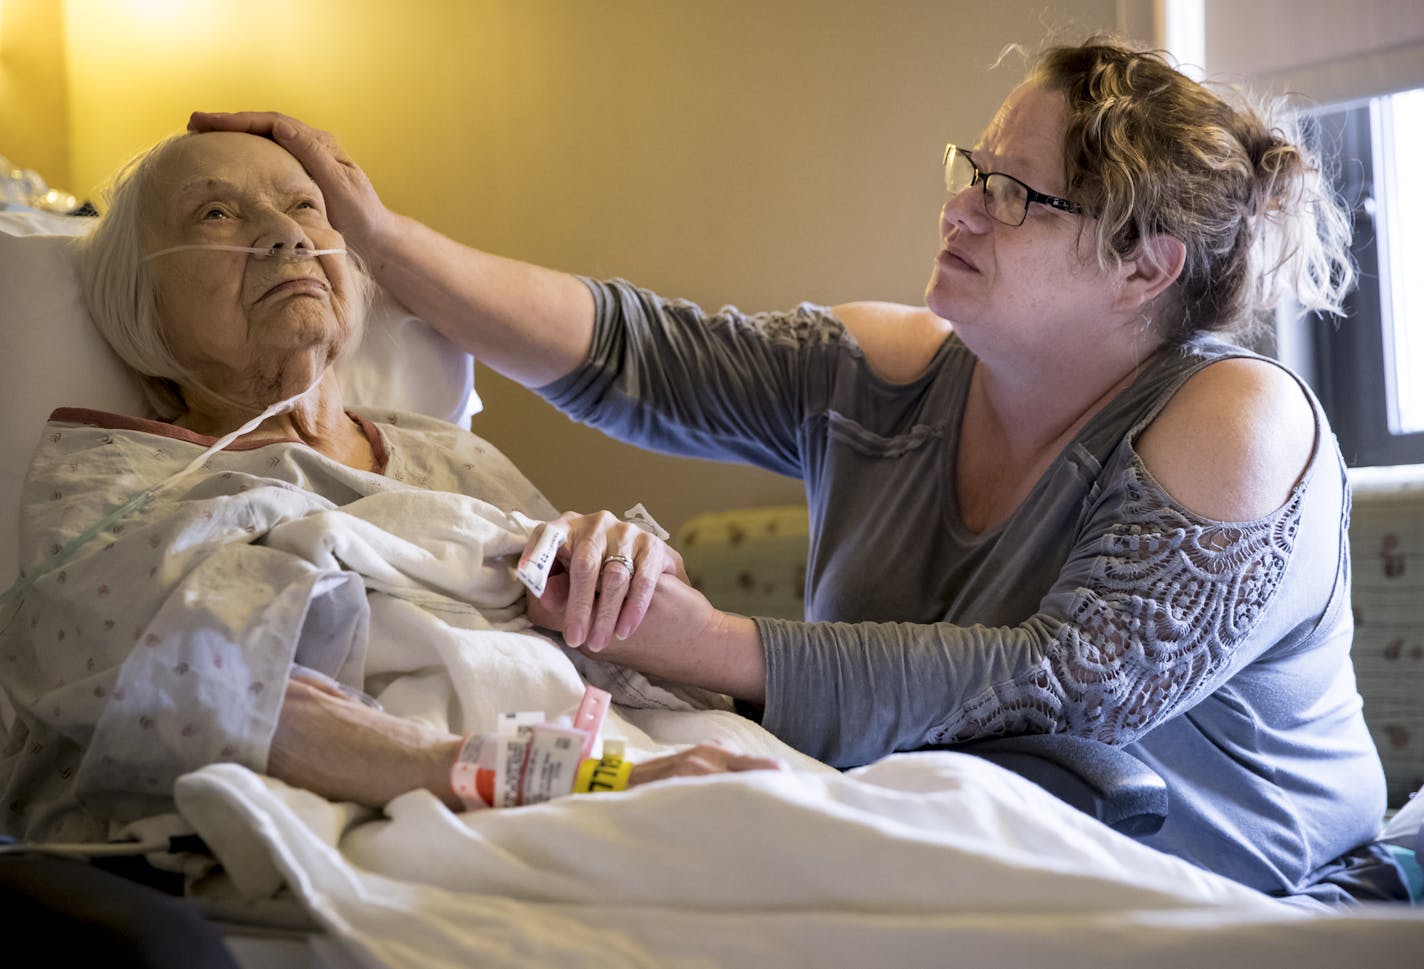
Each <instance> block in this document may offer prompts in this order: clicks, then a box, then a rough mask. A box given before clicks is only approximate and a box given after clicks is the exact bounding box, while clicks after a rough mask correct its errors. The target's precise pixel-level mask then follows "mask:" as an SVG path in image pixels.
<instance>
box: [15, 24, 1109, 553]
mask: <svg viewBox="0 0 1424 969" xmlns="http://www.w3.org/2000/svg"><path fill="white" fill-rule="evenodd" d="M9 2H15V0H9ZM1118 6H1119V4H1118V3H1116V2H1115V0H1065V2H1060V3H1053V4H1047V5H1045V3H1044V2H1043V0H998V2H995V3H987V4H986V3H974V4H969V3H963V2H949V0H884V2H874V0H706V2H693V0H605V2H597V3H595V2H588V0H403V2H399V3H397V2H393V0H66V3H65V11H66V18H65V28H66V31H67V36H68V71H69V73H68V79H69V119H70V135H69V142H70V146H71V149H72V162H71V163H72V176H73V180H74V185H75V190H76V191H80V192H83V191H88V190H89V189H91V188H92V187H93V186H94V185H96V184H97V183H98V182H99V181H100V180H101V179H102V178H103V177H104V176H105V175H106V173H108V172H109V171H110V170H111V169H112V168H113V167H114V166H115V165H116V164H117V163H118V162H119V161H120V160H121V159H122V158H124V157H125V156H126V155H128V154H129V153H131V152H132V151H134V150H136V149H138V148H140V147H142V146H144V145H146V144H148V143H150V142H152V141H154V140H155V139H157V138H159V137H160V136H162V135H164V134H166V133H168V132H170V131H174V130H177V129H179V128H180V127H181V126H182V125H183V124H184V122H185V120H186V117H187V113H188V112H189V111H190V110H192V109H194V108H201V109H208V110H226V109H239V108H277V109H281V110H284V111H287V112H289V113H292V114H295V115H298V116H300V117H302V118H304V119H306V120H309V121H311V122H313V123H315V124H318V125H321V126H323V127H326V128H328V129H330V130H332V131H334V132H336V133H337V134H338V135H339V137H340V138H341V140H342V141H343V143H344V144H345V145H346V146H347V147H348V148H349V150H350V151H351V152H352V153H353V155H354V156H355V157H356V158H357V159H358V161H360V162H361V163H362V164H363V165H364V166H365V168H366V169H367V171H368V172H369V173H370V174H371V176H372V178H373V180H374V181H375V183H376V185H377V187H378V188H379V189H380V190H381V192H382V194H383V196H384V197H385V198H386V200H387V201H388V202H389V203H390V204H391V205H392V206H393V207H395V208H397V209H400V210H402V211H404V212H406V213H408V214H411V215H413V216H416V217H417V218H420V219H423V220H424V221H427V222H429V223H431V224H433V225H435V226H437V227H438V228H440V229H442V230H443V231H445V232H447V233H449V234H450V235H452V236H454V237H456V238H458V239H460V240H462V241H464V242H467V243H470V244H473V245H478V246H482V247H485V248H489V249H493V250H495V251H498V252H502V253H505V254H507V255H512V256H517V257H520V258H525V259H530V260H533V261H537V262H542V263H545V264H550V265H554V266H558V267H561V268H564V269H568V270H572V271H577V272H583V273H589V274H593V275H600V276H624V277H626V278H629V279H632V280H634V281H635V282H638V283H641V284H644V285H648V286H651V287H653V288H655V289H659V290H661V291H663V292H665V293H668V294H671V295H679V296H685V297H688V298H691V299H694V300H697V301H699V302H701V303H703V304H705V305H709V306H716V305H720V304H722V303H727V302H732V303H737V304H738V305H740V306H742V307H743V308H744V309H752V310H754V309H771V308H778V307H783V306H788V305H791V304H793V303H795V302H796V301H798V300H801V299H810V300H816V301H823V302H836V301H841V300H846V299H853V298H880V299H895V300H903V301H910V302H917V301H918V300H919V299H920V297H921V291H922V288H923V285H924V281H925V279H926V278H927V275H928V270H929V266H930V260H931V258H932V256H933V253H934V251H935V245H936V218H937V212H938V208H939V205H940V202H941V195H942V182H941V176H940V174H939V171H938V164H939V158H940V152H941V150H942V147H943V144H944V142H945V141H946V140H950V139H959V140H966V141H967V140H971V139H973V138H974V137H975V136H976V135H977V133H978V131H979V129H980V128H981V127H982V125H983V124H984V123H985V122H986V121H987V120H988V116H989V115H990V113H991V112H992V110H993V108H994V107H995V105H996V104H997V103H998V101H999V100H1000V99H1001V98H1002V96H1003V95H1004V93H1006V92H1007V90H1008V89H1009V88H1010V87H1012V85H1013V84H1014V82H1015V81H1016V76H1015V75H1016V70H1015V69H1014V68H1013V67H1008V68H1004V69H1002V70H999V71H996V72H990V71H989V70H988V69H987V68H988V66H989V64H990V63H991V62H992V61H993V60H994V59H995V57H996V55H997V54H998V52H999V51H1000V49H1001V48H1002V46H1003V45H1004V44H1006V43H1008V42H1011V41H1018V42H1024V43H1027V44H1035V43H1037V42H1038V41H1039V40H1041V39H1042V38H1043V37H1044V35H1045V30H1046V28H1047V27H1055V28H1073V27H1075V26H1076V27H1077V28H1080V32H1081V29H1085V28H1109V29H1110V28H1112V27H1113V25H1114V17H1115V15H1116V10H1117V8H1118ZM1045 10H1047V11H1048V12H1047V13H1045ZM479 384H480V390H481V393H482V395H483V396H484V398H485V400H486V404H487V414H486V415H482V416H481V417H479V418H476V422H475V429H476V431H477V432H479V433H482V434H484V435H485V436H486V437H488V438H490V439H491V440H493V441H494V442H495V443H496V444H498V445H499V446H500V447H501V448H503V449H504V450H505V451H506V452H508V453H509V454H510V455H511V457H513V458H514V460H515V461H516V462H517V463H518V464H519V465H520V466H521V467H523V468H524V469H525V470H526V471H527V472H528V473H529V474H530V476H531V477H532V478H533V479H534V481H535V482H536V483H538V484H539V485H540V486H541V487H543V488H544V490H545V491H546V493H548V494H549V496H550V497H551V498H552V499H553V500H554V501H555V503H556V504H559V505H561V506H563V507H574V508H579V509H584V510H591V509H593V508H595V507H613V508H615V509H616V510H619V511H621V510H622V509H623V508H626V507H627V506H628V505H629V504H631V503H632V502H633V501H635V500H642V501H644V502H645V503H646V504H647V505H648V507H649V508H650V509H652V510H653V512H654V513H655V514H657V515H658V516H659V517H660V518H662V519H663V520H664V522H665V523H668V524H674V525H675V524H676V523H678V522H680V521H682V520H683V519H684V518H686V517H687V516H688V515H690V514H692V513H694V512H696V511H698V510H702V509H710V508H725V507H735V506H740V505H748V504H759V503H766V502H779V501H795V500H799V498H800V489H799V485H798V484H797V483H795V482H789V481H786V480H784V479H780V478H777V477H775V476H772V475H767V474H761V473H753V472H751V471H749V470H746V469H737V468H726V467H716V466H711V465H708V464H705V463H702V462H687V461H675V460H673V459H670V458H664V457H660V456H652V455H644V454H641V453H638V452H635V451H633V450H632V449H628V448H624V447H622V446H619V445H615V444H613V443H611V442H608V441H606V440H605V439H603V438H602V437H600V436H599V435H597V434H595V433H594V432H591V431H588V430H587V429H585V428H580V427H576V426H574V425H572V424H571V423H570V422H568V421H567V420H565V419H564V418H562V417H560V416H559V415H557V414H555V413H554V412H552V411H551V410H549V409H548V408H547V407H546V406H545V405H543V404H541V403H539V402H538V401H537V400H536V399H535V398H534V397H532V396H531V395H530V394H528V393H527V392H526V391H523V390H522V389H520V388H517V387H514V386H513V385H511V384H509V383H508V382H505V381H503V380H501V379H499V378H497V377H495V376H494V375H492V374H490V373H489V372H487V371H482V372H481V373H480V376H479Z"/></svg>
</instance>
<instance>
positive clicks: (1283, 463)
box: [192, 38, 1384, 894]
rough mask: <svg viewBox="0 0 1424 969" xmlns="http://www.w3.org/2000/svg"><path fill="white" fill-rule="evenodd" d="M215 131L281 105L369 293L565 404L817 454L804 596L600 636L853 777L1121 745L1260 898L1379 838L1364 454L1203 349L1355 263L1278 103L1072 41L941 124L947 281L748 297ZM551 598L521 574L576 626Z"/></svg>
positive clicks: (789, 457)
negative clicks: (985, 747) (1052, 748)
mask: <svg viewBox="0 0 1424 969" xmlns="http://www.w3.org/2000/svg"><path fill="white" fill-rule="evenodd" d="M192 123H193V125H195V126H197V127H226V128H230V129H234V130H254V131H262V132H271V133H273V134H274V136H275V137H276V139H277V141H278V142H279V143H280V144H282V145H284V146H286V147H287V148H288V149H289V150H291V151H292V152H293V153H294V154H295V155H297V157H299V158H300V159H302V161H303V163H304V165H305V166H306V167H307V169H308V170H309V171H311V172H312V173H313V174H314V176H315V177H316V179H317V181H318V182H319V183H320V184H321V185H322V187H323V189H324V190H325V191H326V193H327V198H328V199H329V200H330V201H331V203H332V205H333V211H334V213H335V221H336V223H337V224H338V225H340V226H341V227H342V228H343V230H346V231H347V232H348V234H349V235H350V237H352V238H353V239H354V240H355V242H356V244H357V245H358V246H359V247H360V248H361V250H362V251H363V252H364V253H366V254H367V256H368V257H369V258H370V259H371V260H372V263H373V264H374V265H375V266H376V267H377V269H376V276H377V278H378V280H379V281H380V282H381V283H382V284H383V285H385V286H387V287H389V288H390V289H391V290H392V291H394V292H395V293H396V294H398V295H399V297H400V298H401V299H402V300H403V301H405V302H407V303H408V304H409V305H410V306H411V307H412V309H415V310H416V311H418V312H419V313H420V314H421V315H422V316H423V317H425V318H427V319H429V320H431V321H433V322H435V323H436V324H437V325H440V326H442V327H443V328H444V329H445V331H446V332H447V334H448V335H449V336H451V337H452V338H453V339H455V340H457V341H460V342H462V343H463V344H464V345H465V346H467V347H469V348H471V349H473V350H474V352H476V353H477V354H478V355H479V356H480V357H481V358H482V359H483V360H485V361H486V362H487V363H489V364H490V365H491V366H493V367H495V368H496V369H499V370H502V371H503V372H504V373H506V374H508V375H509V376H511V377H513V378H514V379H516V380H519V381H521V382H523V383H524V384H526V385H528V386H530V387H532V388H536V389H538V390H539V392H540V393H542V394H543V395H544V396H545V397H547V398H548V399H549V400H551V401H552V402H554V403H555V404H556V405H558V406H559V407H560V408H562V409H563V410H565V411H566V412H567V413H568V414H570V415H571V416H573V417H575V418H577V419H579V420H583V421H586V422H588V423H591V424H593V425H594V426H596V427H600V428H602V429H604V430H605V431H607V432H609V433H610V434H613V435H614V436H617V437H620V438H622V439H624V440H628V441H631V442H634V443H637V444H641V445H645V446H652V447H657V448H660V449H664V450H672V451H676V452H681V453H686V454H693V455H698V456H701V457H710V458H723V459H734V460H743V461H750V462H752V463H755V464H758V465H761V466H763V467H766V468H769V469H772V470H775V471H778V472H782V473H785V474H789V475H795V476H797V477H801V478H803V479H804V481H805V484H806V492H807V496H808V498H809V501H810V511H811V530H812V538H811V544H810V550H811V554H810V560H809V562H808V566H807V576H806V612H807V619H808V621H806V622H788V621H779V620H769V619H751V618H747V617H741V616H735V615H729V614H726V613H722V612H719V611H717V610H715V609H713V608H712V607H711V606H710V605H709V604H708V603H707V602H706V600H705V599H704V598H703V597H701V596H700V595H699V594H697V593H696V592H695V591H694V590H692V589H690V588H688V587H687V586H686V585H684V584H682V583H680V582H678V581H677V580H675V579H674V578H672V577H670V576H664V577H662V578H661V579H660V586H659V591H658V593H657V595H656V596H655V598H654V600H653V604H652V607H651V609H650V611H649V613H648V617H647V619H646V620H645V622H644V624H643V626H642V627H641V628H640V629H639V631H638V632H637V633H636V634H634V635H633V636H631V637H629V638H628V639H626V640H623V641H620V642H616V643H614V644H612V645H610V646H609V647H608V648H607V649H604V650H603V651H602V652H600V654H599V655H601V656H604V657H607V658H610V659H612V660H614V661H615V662H619V663H624V664H627V665H629V666H632V667H634V668H637V669H641V670H645V671H653V672H657V673H659V674H661V675H664V676H668V677H671V678H675V679H682V680H685V681H688V682H693V683H699V684H702V685H704V686H709V687H713V688H715V689H718V690H722V691H725V692H727V693H730V694H732V695H734V696H736V697H739V698H741V699H742V700H743V701H744V702H745V703H746V704H747V705H748V706H749V707H750V708H752V709H759V710H760V716H761V722H762V724H763V725H764V726H766V727H767V728H769V729H770V730H771V731H772V732H774V733H775V734H777V735H778V736H780V737H781V738H782V739H784V740H787V741H788V742H790V743H791V744H792V745H793V746H796V747H798V748H800V749H802V750H804V751H806V752H808V753H810V754H812V755H813V756H816V757H818V758H821V759H823V760H825V761H828V762H830V763H832V764H836V765H853V764H860V763H864V762H866V761H869V760H872V759H874V758H877V757H880V756H883V755H885V754H887V753H889V752H891V751H899V750H915V749H919V748H923V747H927V746H933V745H939V744H946V743H952V742H959V741H968V740H973V739H975V738H981V737H991V736H996V735H1005V734H1035V733H1067V734H1075V735H1078V736H1082V737H1089V738H1095V739H1097V740H1100V741H1103V742H1106V743H1109V744H1115V745H1121V746H1123V747H1125V748H1127V749H1128V750H1130V751H1132V752H1133V753H1135V754H1136V755H1137V756H1139V757H1140V758H1142V759H1143V760H1144V761H1146V762H1147V763H1149V764H1150V765H1152V766H1153V767H1154V768H1156V770H1157V771H1158V772H1159V773H1160V774H1161V775H1162V776H1163V777H1164V778H1165V780H1166V782H1167V784H1168V787H1169V793H1170V803H1171V806H1170V811H1169V817H1168V819H1167V821H1166V824H1165V825H1164V826H1163V827H1162V829H1161V830H1160V831H1159V832H1158V833H1156V834H1153V835H1151V836H1148V837H1146V838H1145V841H1146V843H1147V844H1150V845H1153V846H1156V847H1159V848H1161V849H1162V850H1165V851H1168V852H1172V853H1174V854H1177V855H1180V856H1182V857H1184V858H1187V859H1190V860H1192V861H1194V862H1196V863H1198V864H1200V865H1202V866H1204V867H1206V868H1210V869H1213V870H1215V871H1218V872H1221V873H1224V874H1226V875H1228V876H1230V877H1233V878H1235V879H1237V880H1239V881H1241V882H1243V883H1245V884H1247V885H1251V886H1254V887H1256V888H1258V889H1260V890H1262V891H1266V892H1273V893H1279V894H1290V893H1296V892H1301V891H1305V890H1307V889H1310V888H1311V887H1312V886H1313V885H1316V884H1317V883H1319V882H1320V881H1321V880H1322V879H1326V878H1328V877H1329V876H1330V875H1331V874H1332V872H1335V871H1336V870H1338V869H1339V868H1341V867H1347V865H1346V863H1344V862H1341V861H1340V860H1339V859H1341V858H1342V857H1344V856H1349V855H1351V853H1352V851H1354V849H1356V848H1357V846H1360V845H1362V844H1365V843H1368V842H1370V841H1371V840H1372V839H1373V837H1374V836H1375V834H1376V832H1377V828H1378V824H1379V821H1380V817H1381V815H1382V811H1383V807H1384V785H1383V775H1382V771H1381V768H1380V763H1379V758H1378V755H1377V753H1376V750H1375V748H1374V745H1373V743H1372V741H1371V738H1370V735H1369V733H1368V731H1367V729H1366V726H1365V723H1364V721H1363V719H1362V717H1361V712H1360V707H1361V705H1360V699H1359V696H1358V694H1357V693H1356V690H1355V685H1354V679H1353V672H1352V668H1351V663H1350V658H1349V649H1350V641H1351V615H1350V608H1349V602H1348V600H1349V587H1348V575H1349V569H1348V561H1347V554H1348V553H1347V544H1346V541H1345V521H1346V518H1347V511H1348V507H1349V505H1348V501H1349V499H1348V494H1347V486H1346V481H1345V474H1344V466H1343V463H1342V461H1341V459H1340V455H1339V453H1338V451H1337V448H1336V446H1335V443H1334V439H1333V436H1332V434H1331V432H1330V428H1329V426H1328V424H1327V422H1326V418H1325V416H1324V414H1323V413H1322V411H1321V409H1320V407H1319V405H1318V403H1317V402H1316V401H1315V399H1314V397H1313V396H1312V395H1311V393H1310V392H1309V390H1308V389H1307V388H1306V386H1305V385H1304V384H1303V383H1302V382H1301V381H1300V380H1299V379H1298V378H1297V377H1296V376H1295V375H1293V374H1291V373H1289V372H1288V371H1287V370H1285V369H1283V368H1282V367H1280V366H1279V365H1278V364H1276V363H1275V362H1273V361H1271V360H1268V359H1264V358H1262V357H1259V356H1256V355H1254V354H1252V353H1250V352H1248V351H1247V350H1244V349H1242V348H1241V347H1239V346H1236V345H1233V344H1231V343H1228V342H1224V341H1223V340H1221V339H1220V338H1219V337H1218V334H1223V333H1225V334H1230V333H1232V332H1239V331H1240V330H1241V329H1243V328H1244V327H1246V326H1248V325H1249V324H1251V323H1252V322H1253V320H1254V318H1255V315H1256V313H1257V311H1258V308H1260V307H1262V306H1265V305H1268V304H1269V303H1270V302H1271V301H1272V300H1273V299H1274V298H1275V297H1277V296H1278V295H1280V294H1282V293H1286V292H1291V293H1293V294H1294V295H1295V296H1296V297H1297V298H1298V299H1299V300H1300V302H1301V303H1302V304H1303V305H1305V306H1306V307H1308V308H1312V309H1321V310H1326V311H1331V310H1336V311H1338V309H1339V306H1340V300H1341V299H1342V298H1343V295H1344V293H1345V292H1346V291H1347V290H1348V288H1349V286H1350V285H1351V283H1352V280H1353V271H1352V268H1351V264H1350V261H1349V255H1348V248H1347V244H1348V220H1347V219H1346V216H1345V213H1344V212H1343V210H1342V208H1341V206H1340V205H1339V204H1338V202H1337V201H1336V200H1335V199H1334V198H1333V197H1332V195H1331V193H1330V190H1329V186H1328V182H1327V181H1326V180H1325V178H1324V177H1323V175H1322V173H1321V171H1320V167H1319V164H1318V161H1317V159H1316V157H1315V156H1314V155H1313V154H1312V153H1311V152H1310V151H1309V150H1308V148H1307V147H1305V145H1304V143H1303V142H1302V141H1301V140H1300V139H1299V138H1298V137H1297V136H1296V135H1295V134H1292V132H1294V131H1295V128H1294V127H1293V126H1292V123H1291V121H1290V119H1289V118H1286V117H1281V118H1275V117H1272V116H1270V115H1269V114H1262V113H1258V112H1257V111H1256V110H1254V109H1252V108H1251V107H1248V106H1247V105H1245V104H1244V103H1237V102H1236V99H1235V98H1234V96H1232V95H1229V94H1227V93H1226V92H1224V91H1223V92H1221V93H1215V92H1213V91H1212V90H1209V89H1207V88H1206V87H1203V86H1202V85H1200V84H1198V83H1195V82H1194V81H1192V80H1190V79H1189V78H1187V77H1186V76H1184V75H1183V74H1181V73H1179V72H1178V71H1177V70H1175V69H1174V68H1173V67H1172V66H1171V65H1170V63H1169V62H1167V60H1166V59H1165V58H1164V57H1162V56H1160V55H1157V54H1153V53H1150V52H1144V51H1140V50H1138V49H1136V48H1134V47H1132V46H1130V45H1127V44H1124V43H1120V42H1118V41H1115V40H1112V39H1108V38H1095V39H1092V40H1089V41H1087V42H1085V43H1083V44H1078V45H1066V46H1060V47H1054V48H1051V49H1048V50H1046V51H1045V52H1043V53H1042V54H1041V56H1040V58H1039V59H1038V61H1037V63H1036V64H1035V66H1034V67H1033V69H1032V70H1031V71H1030V72H1029V74H1028V76H1027V79H1026V80H1025V81H1024V83H1022V84H1021V85H1020V86H1019V87H1018V88H1017V89H1015V90H1014V91H1013V92H1012V93H1011V94H1010V95H1009V97H1008V98H1007V99H1006V101H1005V102H1004V104H1003V106H1002V107H1001V108H1000V109H999V111H998V112H997V113H996V114H995V116H994V117H993V119H992V121H991V122H990V123H989V126H988V127H987V128H986V129H985V130H984V131H983V132H982V133H981V134H980V135H979V136H978V138H977V140H974V141H970V142H957V143H955V144H951V145H950V146H948V148H947V149H946V151H945V156H944V165H945V169H944V176H945V180H946V185H947V188H948V190H949V195H948V198H947V200H946V201H945V203H944V206H943V209H942V211H941V212H940V215H939V237H940V245H939V247H938V250H937V251H936V253H935V254H934V264H933V269H932V272H931V276H930V281H929V285H928V288H927V291H926V298H925V306H922V307H914V306H900V305H892V304H887V303H870V302H867V303H851V304H846V305H841V306H835V307H831V308H824V309H823V308H816V307H813V306H802V307H801V308H799V309H797V310H795V311H793V312H791V313H771V314H766V315H760V316H750V317H749V316H745V315H743V314H741V313H739V312H737V311H736V310H735V309H725V310H723V311H721V312H718V313H715V314H707V313H704V312H702V311H701V310H700V309H698V308H697V307H695V306H692V305H690V304H688V303H686V302H682V301H670V300H666V299H663V298H661V297H659V296H657V295H655V294H653V293H649V292H646V291H644V290H640V289H636V288H634V287H633V286H630V285H627V284H625V283H621V282H618V283H606V282H596V281H593V280H587V279H580V278H577V277H573V276H567V275H562V274H559V273H555V272H552V271H543V270H539V269H536V268H534V267H531V266H526V265H522V264H518V263H513V262H510V261H507V260H503V259H500V258H499V257H496V256H493V255H489V254H485V253H479V252H476V251H473V250H470V249H467V248H463V247H461V246H459V245H457V244H455V243H454V242H452V241H451V240H448V239H445V238H442V237H441V236H439V235H438V234H436V233H435V232H433V231H431V230H430V229H428V228H426V227H424V226H421V225H419V224H417V223H415V222H414V221H413V220H410V219H408V218H404V217H401V216H399V215H396V214H394V213H391V212H390V211H389V210H387V209H386V208H385V207H384V206H383V205H382V204H381V202H380V200H379V198H378V197H377V195H376V193H375V192H374V190H373V189H372V188H371V186H370V184H369V182H368V181H366V180H365V178H364V177H363V176H362V174H361V172H360V170H359V169H358V168H357V167H356V166H355V165H354V164H353V163H352V162H351V160H350V159H349V158H348V157H347V156H346V155H345V154H344V153H343V152H342V151H341V149H340V148H339V147H337V146H336V143H335V142H334V141H333V140H332V139H331V138H330V136H327V135H323V134H322V133H320V132H315V131H312V130H311V129H309V128H307V127H305V126H303V125H301V124H300V123H299V122H296V121H294V120H292V119H290V118H284V117H281V116H276V115H267V114H260V113H251V114H241V115H202V114H199V115H196V116H195V117H194V119H193V122H192ZM956 137H958V138H962V137H964V135H963V134H962V133H961V134H960V135H958V136H956ZM558 607H559V603H558V602H556V601H550V600H549V599H548V598H547V597H546V599H545V601H543V602H538V601H535V602H531V609H532V610H534V611H536V612H537V613H538V614H539V616H540V621H542V622H544V623H546V624H549V625H552V626H558V625H560V624H561V623H563V626H564V629H565V634H566V636H567V638H568V639H569V641H570V642H575V643H577V642H581V641H583V637H584V635H585V630H584V627H583V620H582V617H581V616H572V617H570V618H569V620H568V621H567V622H563V620H561V618H560V616H559V614H558ZM1320 891H1321V893H1322V894H1328V893H1329V892H1330V889H1328V888H1323V889H1321V890H1320Z"/></svg>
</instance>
